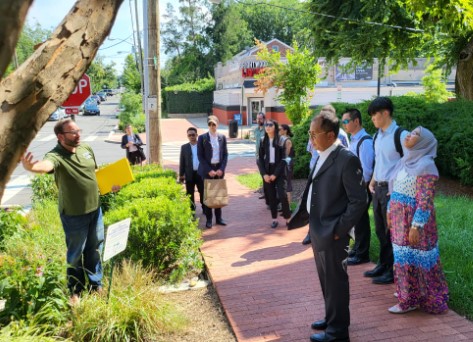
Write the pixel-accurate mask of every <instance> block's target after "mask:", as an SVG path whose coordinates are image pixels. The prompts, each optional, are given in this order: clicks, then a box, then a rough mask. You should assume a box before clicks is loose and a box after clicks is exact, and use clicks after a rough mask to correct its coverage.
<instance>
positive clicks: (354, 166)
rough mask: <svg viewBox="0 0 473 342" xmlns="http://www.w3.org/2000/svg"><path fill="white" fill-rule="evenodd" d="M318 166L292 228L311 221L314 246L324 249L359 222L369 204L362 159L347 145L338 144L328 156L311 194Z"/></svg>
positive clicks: (308, 183) (308, 182) (317, 175)
mask: <svg viewBox="0 0 473 342" xmlns="http://www.w3.org/2000/svg"><path fill="white" fill-rule="evenodd" d="M314 169H315V168H314ZM314 169H312V171H311V173H310V175H309V179H308V181H307V185H306V188H305V190H304V194H303V195H302V199H301V202H300V203H299V206H298V208H297V209H296V211H295V213H294V215H293V217H292V218H291V220H290V222H289V224H288V229H294V228H299V227H302V226H305V225H306V224H307V223H309V228H310V231H311V236H313V237H315V239H314V240H315V241H314V244H315V245H314V246H315V248H316V250H318V251H323V250H326V249H329V248H330V246H331V245H332V243H333V241H334V235H335V234H336V235H338V236H340V237H344V236H346V235H347V234H348V232H349V231H350V229H351V228H352V227H353V226H354V225H355V224H357V223H358V221H359V220H360V218H361V215H363V212H364V211H365V210H366V206H367V205H368V194H367V192H366V187H365V184H364V182H363V172H362V170H361V164H360V161H359V159H358V158H357V157H356V156H355V155H354V154H353V153H351V152H350V151H349V150H347V149H346V148H345V147H343V146H337V148H336V149H335V150H334V151H333V152H332V153H330V155H329V156H328V158H327V159H326V160H325V162H324V164H323V165H322V167H321V168H320V169H319V171H318V172H317V174H316V175H315V178H314V179H313V181H312V184H313V185H312V193H311V194H309V188H310V184H311V179H312V175H313V172H314ZM309 195H310V196H312V198H311V208H310V215H309V213H308V211H307V208H306V205H307V196H309Z"/></svg>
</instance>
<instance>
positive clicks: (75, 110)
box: [66, 107, 79, 115]
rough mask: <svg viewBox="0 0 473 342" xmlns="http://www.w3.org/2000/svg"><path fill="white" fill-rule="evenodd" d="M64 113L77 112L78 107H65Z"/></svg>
mask: <svg viewBox="0 0 473 342" xmlns="http://www.w3.org/2000/svg"><path fill="white" fill-rule="evenodd" d="M66 114H67V115H71V114H72V115H74V114H79V107H67V108H66Z"/></svg>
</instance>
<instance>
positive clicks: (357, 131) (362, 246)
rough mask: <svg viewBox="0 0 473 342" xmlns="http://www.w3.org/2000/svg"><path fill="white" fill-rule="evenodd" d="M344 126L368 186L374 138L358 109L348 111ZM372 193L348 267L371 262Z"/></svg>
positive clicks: (371, 173)
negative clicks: (370, 205) (370, 211)
mask: <svg viewBox="0 0 473 342" xmlns="http://www.w3.org/2000/svg"><path fill="white" fill-rule="evenodd" d="M342 124H343V126H344V127H345V130H346V131H347V132H348V133H350V135H351V136H350V147H349V149H350V151H351V152H352V153H353V154H354V155H355V156H357V157H358V158H359V159H360V161H361V167H362V168H363V181H364V182H365V186H366V188H367V190H369V189H368V185H369V183H370V181H371V177H372V175H373V164H374V150H373V138H372V137H371V136H370V135H369V134H368V133H367V132H366V131H365V129H364V128H363V124H362V119H361V113H360V111H359V110H358V109H356V108H351V109H347V110H346V112H345V113H344V114H343V116H342ZM370 202H371V193H370V192H369V191H368V206H367V207H366V211H365V212H364V213H363V216H362V217H361V219H360V221H359V222H358V223H357V224H356V225H355V245H354V247H353V249H352V250H351V251H350V252H349V253H348V256H349V258H348V261H347V264H348V265H359V264H363V263H366V262H369V261H370V240H371V227H370V216H369V214H368V210H369V203H370Z"/></svg>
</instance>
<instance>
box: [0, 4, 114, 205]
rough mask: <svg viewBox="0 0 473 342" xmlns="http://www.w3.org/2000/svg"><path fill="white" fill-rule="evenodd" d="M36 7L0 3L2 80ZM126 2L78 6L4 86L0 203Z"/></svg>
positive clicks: (0, 121)
mask: <svg viewBox="0 0 473 342" xmlns="http://www.w3.org/2000/svg"><path fill="white" fill-rule="evenodd" d="M31 2H32V1H31V0H30V1H13V2H11V1H1V2H0V22H1V23H2V25H0V78H1V77H3V74H4V71H5V69H6V67H7V65H8V64H9V63H10V60H11V57H12V55H13V51H14V48H15V45H16V43H17V41H18V37H19V35H20V32H21V29H22V27H23V24H24V21H25V16H26V12H27V10H28V8H29V6H30V5H31ZM122 2H123V0H78V1H77V2H76V3H75V4H74V5H73V7H72V9H71V10H70V12H69V13H68V14H67V15H66V17H65V18H64V19H63V21H62V22H61V23H60V24H59V26H58V27H57V28H56V29H55V30H54V32H53V33H52V35H51V37H50V38H49V39H48V40H47V41H46V42H44V43H43V44H41V46H39V47H38V48H37V49H36V50H35V52H34V53H33V55H31V56H30V57H29V58H28V59H27V60H26V61H25V63H23V64H22V65H21V66H20V68H18V69H17V70H16V71H15V72H13V73H11V74H10V75H9V76H8V77H7V78H5V79H4V80H2V81H1V83H0V104H1V105H0V198H1V197H2V196H3V193H4V190H5V186H6V184H7V182H8V180H9V179H10V176H11V174H12V172H13V170H14V169H15V167H16V166H17V163H18V161H19V160H20V158H21V155H22V154H23V153H24V152H25V150H26V148H27V147H28V145H29V144H30V142H31V141H32V140H33V138H34V137H35V136H36V133H37V132H38V131H39V130H40V129H41V127H42V126H43V125H44V123H45V122H46V121H47V119H48V117H49V115H50V113H52V112H53V111H54V110H55V109H56V108H57V107H58V106H59V105H61V104H62V103H63V102H64V100H66V98H67V97H68V96H69V94H70V93H71V92H72V91H73V90H74V87H75V86H76V83H77V82H78V80H79V79H80V78H81V77H82V75H83V74H84V72H85V71H86V70H87V68H88V67H89V65H90V64H91V63H92V61H93V59H94V57H95V55H96V53H97V50H98V48H99V47H100V45H101V44H102V42H103V41H104V39H105V38H106V37H107V36H108V34H109V33H110V30H111V28H112V25H113V22H114V21H115V17H116V15H117V12H118V9H119V7H120V5H121V3H122ZM4 23H6V25H4Z"/></svg>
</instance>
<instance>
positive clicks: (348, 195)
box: [288, 112, 368, 342]
mask: <svg viewBox="0 0 473 342" xmlns="http://www.w3.org/2000/svg"><path fill="white" fill-rule="evenodd" d="M338 132H339V120H338V119H337V117H336V115H335V114H333V113H331V112H321V113H320V114H319V115H317V116H316V117H315V118H314V120H313V121H312V122H311V125H310V131H309V135H310V139H311V142H312V144H313V146H314V148H315V149H316V150H317V151H318V152H319V157H318V159H317V161H316V164H315V167H313V168H312V171H311V173H310V175H309V180H308V182H307V185H306V188H305V191H304V194H303V196H302V200H301V202H300V204H299V207H298V208H297V209H296V212H295V213H294V215H293V217H292V219H291V221H290V222H289V225H288V227H289V229H293V228H298V227H302V226H304V225H306V224H307V223H309V232H310V238H311V242H312V249H313V251H314V256H315V264H316V266H317V273H318V275H319V280H320V285H321V288H322V294H323V296H324V301H325V317H324V318H323V319H322V320H319V321H316V322H314V323H312V328H313V329H316V330H325V332H323V333H318V334H313V335H311V336H310V340H311V341H319V342H325V341H327V342H328V341H349V335H348V327H349V325H350V310H349V300H350V293H349V283H348V274H347V271H346V268H347V266H346V258H347V249H348V243H349V236H348V232H349V231H350V229H351V228H352V227H353V226H354V225H355V224H356V223H357V222H358V221H359V220H360V217H361V215H362V214H363V212H364V211H365V209H366V206H367V204H368V196H367V192H366V188H365V186H364V182H363V172H362V170H361V165H360V161H359V159H358V158H357V157H356V156H355V155H354V154H353V153H351V152H350V151H348V150H347V149H346V148H345V147H343V146H341V145H340V142H339V141H337V137H338Z"/></svg>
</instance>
